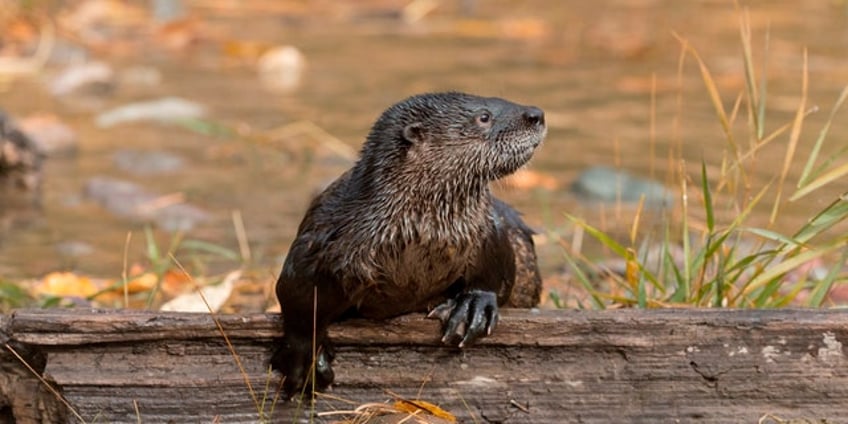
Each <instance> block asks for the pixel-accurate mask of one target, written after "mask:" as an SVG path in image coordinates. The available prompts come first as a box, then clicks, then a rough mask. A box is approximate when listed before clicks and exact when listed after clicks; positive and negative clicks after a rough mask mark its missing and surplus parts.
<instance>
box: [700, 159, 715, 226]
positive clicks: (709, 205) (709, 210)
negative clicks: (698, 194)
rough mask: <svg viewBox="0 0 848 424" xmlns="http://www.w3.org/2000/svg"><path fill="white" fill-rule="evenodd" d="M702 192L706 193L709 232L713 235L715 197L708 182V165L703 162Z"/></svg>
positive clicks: (705, 208) (705, 204) (705, 207)
mask: <svg viewBox="0 0 848 424" xmlns="http://www.w3.org/2000/svg"><path fill="white" fill-rule="evenodd" d="M701 190H703V192H704V210H705V211H706V213H707V230H708V231H709V232H710V234H712V232H713V230H714V229H715V214H714V213H713V197H712V194H711V193H710V183H709V182H708V181H707V163H706V162H705V161H704V160H703V159H702V160H701Z"/></svg>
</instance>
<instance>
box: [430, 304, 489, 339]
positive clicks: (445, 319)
mask: <svg viewBox="0 0 848 424" xmlns="http://www.w3.org/2000/svg"><path fill="white" fill-rule="evenodd" d="M427 318H437V319H439V320H441V321H442V324H443V326H444V336H442V343H446V344H456V343H457V341H458V342H459V343H458V346H459V347H465V346H467V345H468V344H470V343H473V342H474V340H477V338H479V337H482V336H488V335H489V334H492V330H494V329H495V325H496V324H497V323H498V297H497V295H496V294H495V293H493V292H490V291H483V290H471V291H469V292H466V293H462V294H460V295H459V296H457V297H456V298H455V299H448V300H447V301H446V302H444V303H442V304H441V305H439V306H437V307H435V308H434V309H433V310H432V311H430V313H429V314H428V315H427Z"/></svg>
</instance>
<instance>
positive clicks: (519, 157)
mask: <svg viewBox="0 0 848 424" xmlns="http://www.w3.org/2000/svg"><path fill="white" fill-rule="evenodd" d="M546 134H547V128H546V127H545V126H544V125H541V126H538V127H536V128H532V129H526V130H524V131H521V132H513V133H512V134H510V135H509V136H508V137H505V138H506V139H510V141H509V142H505V143H503V144H502V145H501V146H500V148H499V149H498V150H499V152H498V153H499V154H498V156H499V158H498V161H497V162H498V164H499V165H500V166H498V167H496V168H495V169H494V175H493V178H492V179H499V178H503V177H505V176H507V175H509V174H512V173H513V172H515V171H517V170H518V169H519V168H521V167H523V166H524V165H526V164H527V163H529V162H530V160H531V159H532V158H533V154H534V153H536V149H537V148H538V147H539V146H540V145H541V144H542V141H543V140H544V139H545V135H546Z"/></svg>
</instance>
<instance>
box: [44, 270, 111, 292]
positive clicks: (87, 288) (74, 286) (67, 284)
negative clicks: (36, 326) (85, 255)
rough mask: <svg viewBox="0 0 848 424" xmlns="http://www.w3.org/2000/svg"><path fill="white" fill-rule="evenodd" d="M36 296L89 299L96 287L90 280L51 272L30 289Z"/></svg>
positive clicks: (79, 276) (65, 273) (71, 273)
mask: <svg viewBox="0 0 848 424" xmlns="http://www.w3.org/2000/svg"><path fill="white" fill-rule="evenodd" d="M32 291H33V294H34V295H36V296H45V295H46V296H59V297H65V296H77V297H89V296H91V295H93V294H95V293H97V291H98V288H97V286H96V285H95V284H94V283H93V282H92V281H91V279H90V278H88V277H85V276H81V275H77V274H74V273H73V272H51V273H50V274H47V275H46V276H45V277H44V278H43V279H42V280H41V281H40V282H39V283H38V284H36V285H35V287H33V289H32Z"/></svg>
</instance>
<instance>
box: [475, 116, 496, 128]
mask: <svg viewBox="0 0 848 424" xmlns="http://www.w3.org/2000/svg"><path fill="white" fill-rule="evenodd" d="M491 123H492V114H491V113H489V112H481V113H480V114H478V115H477V124H479V125H480V126H484V127H488V126H489V125H491Z"/></svg>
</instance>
